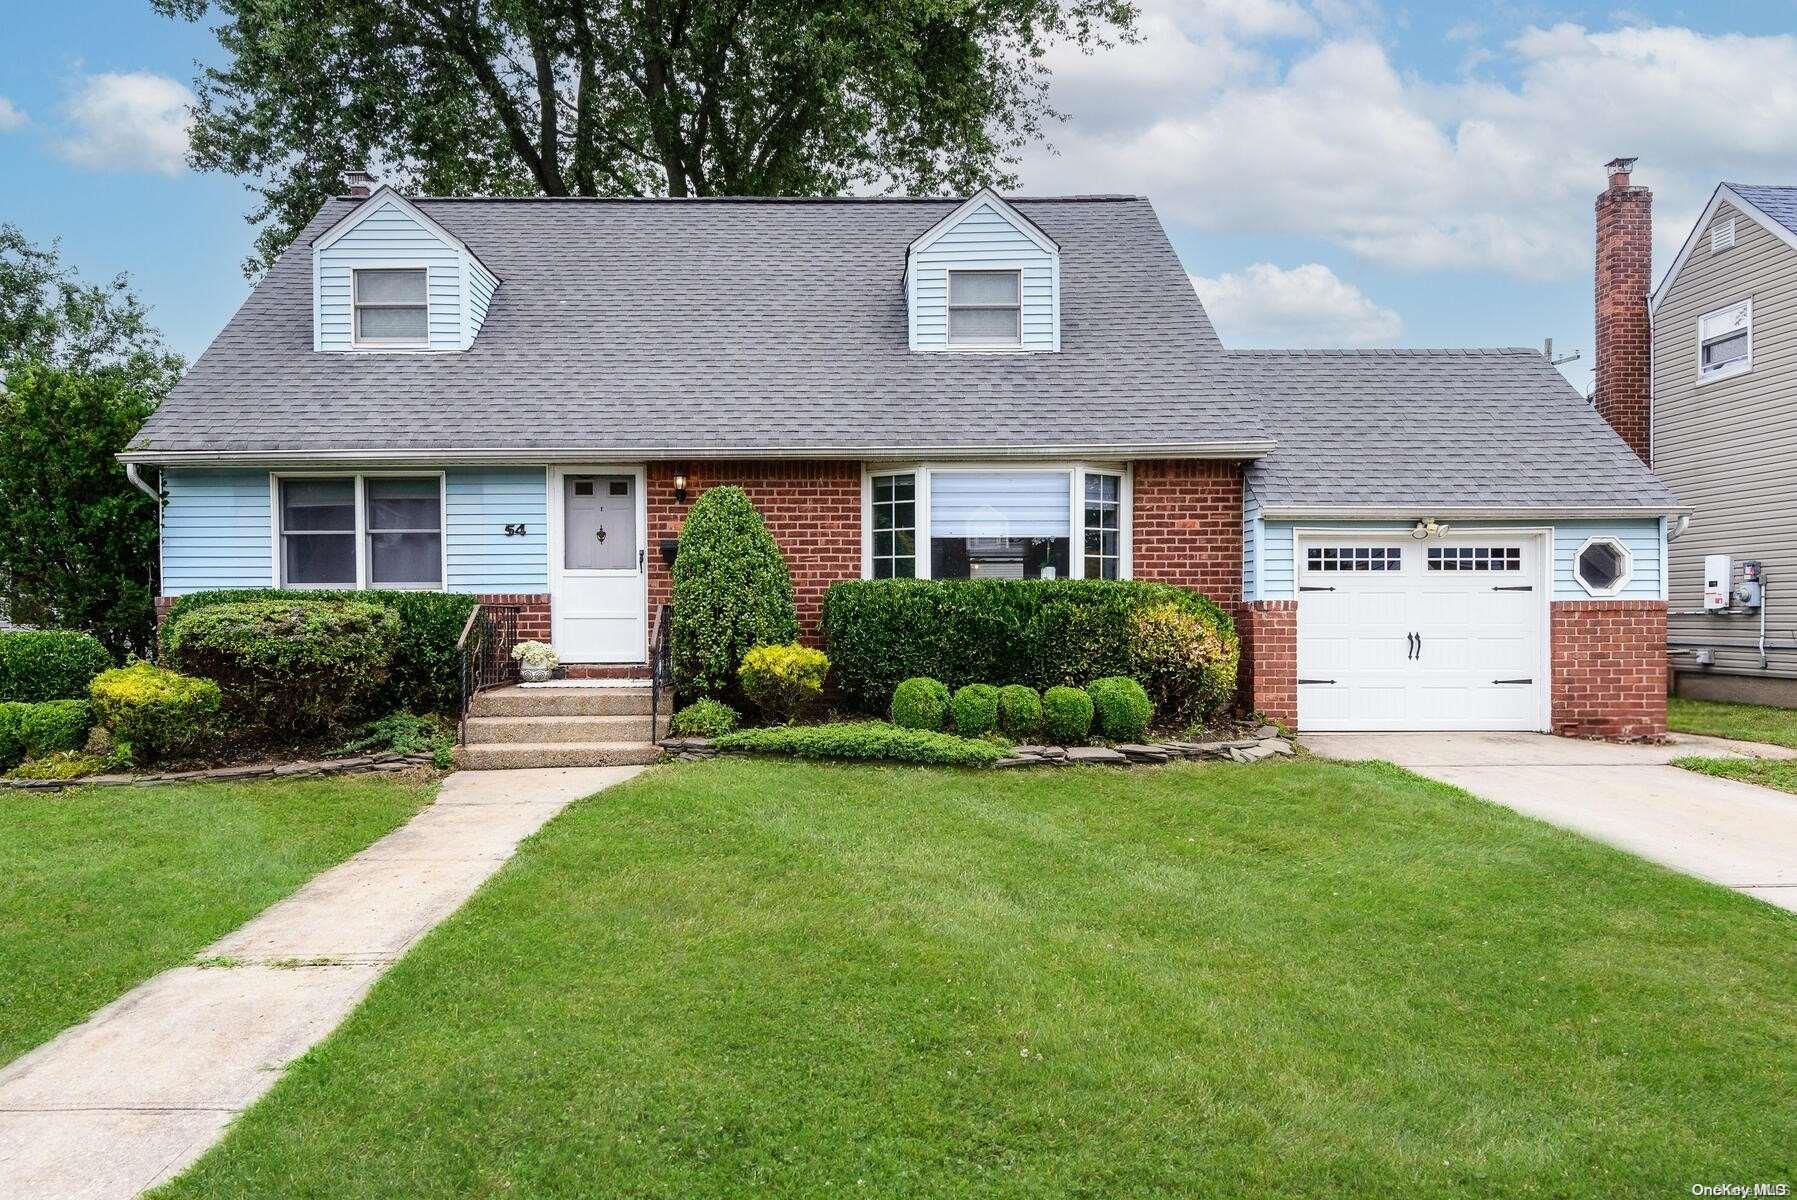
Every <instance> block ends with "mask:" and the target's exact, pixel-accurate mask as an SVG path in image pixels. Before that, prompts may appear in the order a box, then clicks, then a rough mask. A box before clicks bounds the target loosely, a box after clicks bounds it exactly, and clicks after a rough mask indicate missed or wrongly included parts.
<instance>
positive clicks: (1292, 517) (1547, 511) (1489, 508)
mask: <svg viewBox="0 0 1797 1200" xmlns="http://www.w3.org/2000/svg"><path fill="white" fill-rule="evenodd" d="M1690 511H1691V510H1690V506H1689V505H1681V504H1674V505H1665V504H1655V505H1640V504H1634V505H1616V504H1606V505H1601V506H1600V505H1590V504H1585V505H1577V504H1574V505H1538V506H1531V505H1464V506H1453V505H1448V506H1442V505H1431V504H1426V503H1425V504H1406V505H1392V504H1386V505H1377V506H1367V505H1359V504H1342V505H1327V504H1324V505H1317V504H1307V505H1287V506H1284V507H1276V506H1272V505H1269V506H1267V507H1265V508H1263V509H1262V510H1261V514H1260V515H1261V519H1262V520H1264V521H1304V520H1317V521H1344V520H1379V521H1414V520H1417V519H1419V518H1422V517H1437V518H1443V519H1452V520H1457V521H1482V520H1509V519H1512V518H1517V517H1528V518H1538V519H1545V518H1551V519H1555V520H1562V521H1569V520H1597V519H1603V518H1606V517H1655V518H1658V517H1667V516H1677V517H1681V518H1682V517H1683V516H1684V515H1686V514H1688V513H1689V512H1690Z"/></svg>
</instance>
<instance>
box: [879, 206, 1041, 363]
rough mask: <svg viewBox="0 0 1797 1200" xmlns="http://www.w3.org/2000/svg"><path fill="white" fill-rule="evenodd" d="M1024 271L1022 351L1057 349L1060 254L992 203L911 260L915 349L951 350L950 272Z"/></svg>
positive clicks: (969, 216) (912, 333)
mask: <svg viewBox="0 0 1797 1200" xmlns="http://www.w3.org/2000/svg"><path fill="white" fill-rule="evenodd" d="M951 267H954V268H957V269H969V270H977V269H980V268H1010V267H1015V268H1019V269H1021V271H1022V273H1023V348H1024V349H1026V350H1053V349H1055V348H1056V347H1057V346H1058V345H1059V343H1060V337H1059V330H1058V328H1057V326H1058V323H1059V319H1060V305H1059V298H1058V297H1057V295H1056V288H1057V287H1058V286H1059V281H1058V277H1057V270H1056V263H1055V256H1054V255H1053V254H1050V253H1049V252H1047V251H1046V250H1044V249H1042V247H1040V246H1038V245H1037V244H1036V243H1035V242H1034V241H1033V240H1031V239H1030V237H1029V236H1028V235H1027V234H1025V233H1024V232H1023V231H1022V230H1021V229H1018V228H1017V227H1016V226H1015V225H1013V224H1012V223H1011V221H1010V219H1009V218H1008V217H1006V216H1005V215H1004V214H1003V213H1001V212H999V211H998V210H997V209H996V208H994V207H993V206H992V205H991V204H982V205H980V206H979V207H978V208H976V209H974V210H973V211H972V212H970V213H968V214H967V215H966V216H965V217H963V218H962V219H961V221H960V223H959V224H957V225H955V226H954V227H953V228H952V229H948V230H946V231H944V232H943V233H942V235H941V236H940V237H938V238H937V239H936V240H935V241H934V242H931V243H930V244H929V245H927V246H925V247H924V248H923V250H921V251H920V252H918V253H917V254H916V255H915V256H913V258H912V260H911V274H910V288H911V298H910V299H911V348H912V349H913V350H942V349H945V348H947V346H948V272H949V268H951Z"/></svg>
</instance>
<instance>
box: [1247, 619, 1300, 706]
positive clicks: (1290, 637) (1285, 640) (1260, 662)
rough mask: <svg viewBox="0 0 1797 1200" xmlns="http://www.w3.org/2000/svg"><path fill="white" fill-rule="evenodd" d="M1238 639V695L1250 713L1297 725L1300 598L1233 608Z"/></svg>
mask: <svg viewBox="0 0 1797 1200" xmlns="http://www.w3.org/2000/svg"><path fill="white" fill-rule="evenodd" d="M1235 628H1236V633H1237V634H1238V635H1239V636H1240V638H1241V642H1242V664H1241V667H1240V668H1239V670H1238V672H1237V675H1236V697H1237V699H1238V702H1239V703H1240V705H1241V707H1242V708H1243V709H1244V710H1245V711H1248V712H1258V713H1260V714H1262V715H1263V716H1265V717H1267V718H1269V719H1270V720H1274V721H1282V722H1284V723H1285V724H1287V725H1292V726H1296V725H1297V723H1298V602H1297V601H1296V600H1255V601H1251V602H1250V603H1247V604H1238V605H1236V606H1235Z"/></svg>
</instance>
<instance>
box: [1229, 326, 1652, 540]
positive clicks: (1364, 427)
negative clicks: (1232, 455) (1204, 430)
mask: <svg viewBox="0 0 1797 1200" xmlns="http://www.w3.org/2000/svg"><path fill="white" fill-rule="evenodd" d="M1225 358H1226V359H1227V361H1228V362H1229V364H1230V368H1231V371H1232V373H1233V374H1234V375H1235V377H1236V379H1237V382H1238V385H1239V386H1240V387H1241V388H1242V389H1243V390H1244V391H1245V392H1248V393H1250V394H1252V395H1253V397H1254V400H1255V402H1256V404H1257V405H1258V406H1259V407H1260V408H1261V411H1262V413H1263V414H1264V417H1265V419H1266V422H1267V424H1268V425H1269V426H1270V427H1271V428H1272V430H1273V432H1274V436H1275V437H1276V438H1277V439H1278V443H1279V444H1278V448H1277V449H1276V450H1274V451H1273V453H1272V454H1270V455H1268V456H1267V457H1266V458H1263V459H1261V460H1259V461H1258V462H1255V463H1253V464H1252V465H1251V466H1250V467H1249V469H1248V484H1249V486H1250V487H1251V488H1253V490H1254V494H1255V496H1256V498H1258V499H1259V500H1260V501H1261V503H1262V504H1264V505H1266V506H1267V507H1269V508H1286V509H1304V508H1317V509H1325V508H1332V507H1335V506H1341V505H1355V506H1360V507H1365V508H1376V507H1382V506H1390V507H1399V508H1415V509H1417V510H1419V515H1422V514H1421V512H1420V510H1422V509H1431V510H1434V509H1445V508H1450V507H1453V508H1538V509H1544V510H1553V509H1587V508H1590V509H1604V508H1615V509H1627V508H1649V509H1658V510H1659V511H1665V510H1666V509H1668V508H1674V507H1676V506H1677V501H1676V500H1675V499H1674V497H1673V495H1672V493H1671V492H1670V491H1668V490H1667V488H1666V486H1665V485H1664V484H1662V483H1661V482H1660V481H1659V480H1658V479H1657V478H1656V477H1655V476H1654V475H1653V473H1652V472H1651V471H1649V470H1648V469H1647V468H1646V467H1644V466H1642V465H1641V461H1640V460H1639V459H1637V458H1636V457H1635V455H1634V454H1633V453H1632V452H1631V451H1630V450H1629V448H1628V446H1627V445H1626V444H1624V442H1623V440H1622V439H1621V438H1620V437H1618V436H1617V435H1616V433H1615V431H1613V430H1612V429H1611V428H1610V426H1609V425H1608V424H1607V423H1606V422H1605V421H1604V420H1603V419H1602V418H1601V417H1599V416H1598V415H1597V413H1596V412H1595V411H1594V410H1593V409H1592V408H1591V406H1590V405H1589V404H1588V403H1586V401H1585V399H1584V397H1582V396H1580V395H1579V394H1578V392H1577V391H1576V390H1574V389H1573V387H1572V386H1571V385H1570V384H1568V383H1567V382H1566V380H1565V377H1563V376H1562V375H1561V374H1560V372H1559V371H1557V370H1555V369H1554V367H1553V366H1552V365H1551V364H1549V363H1548V361H1547V360H1546V359H1545V358H1543V357H1542V356H1541V354H1540V353H1539V352H1537V351H1534V350H1520V349H1518V350H1236V351H1230V352H1228V353H1227V354H1226V355H1225Z"/></svg>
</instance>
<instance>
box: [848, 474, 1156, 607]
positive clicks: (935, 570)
mask: <svg viewBox="0 0 1797 1200" xmlns="http://www.w3.org/2000/svg"><path fill="white" fill-rule="evenodd" d="M1126 494H1127V491H1126V485H1125V481H1124V474H1123V472H1122V471H1121V470H1117V469H1111V470H1103V469H1099V468H1089V467H1085V466H1079V465H1074V466H1060V465H1056V466H1052V467H1048V466H1041V467H962V466H953V465H950V466H940V467H929V466H924V467H915V468H906V469H903V470H894V471H876V472H873V473H872V474H870V475H869V477H868V487H867V508H866V513H865V519H864V527H865V528H866V529H867V531H868V532H867V539H866V547H865V549H866V561H867V569H866V574H867V575H868V576H869V577H870V578H874V579H893V578H901V579H902V578H910V577H914V576H915V577H921V578H929V579H1070V578H1071V579H1078V578H1086V579H1119V578H1123V577H1124V576H1125V574H1126V569H1125V567H1124V565H1123V564H1124V562H1125V560H1126V552H1125V549H1124V546H1125V526H1126V520H1127V518H1126V516H1125V513H1126V504H1125V497H1126ZM1075 539H1078V542H1079V549H1078V552H1076V550H1075Z"/></svg>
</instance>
